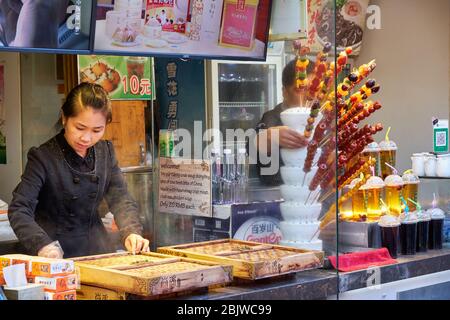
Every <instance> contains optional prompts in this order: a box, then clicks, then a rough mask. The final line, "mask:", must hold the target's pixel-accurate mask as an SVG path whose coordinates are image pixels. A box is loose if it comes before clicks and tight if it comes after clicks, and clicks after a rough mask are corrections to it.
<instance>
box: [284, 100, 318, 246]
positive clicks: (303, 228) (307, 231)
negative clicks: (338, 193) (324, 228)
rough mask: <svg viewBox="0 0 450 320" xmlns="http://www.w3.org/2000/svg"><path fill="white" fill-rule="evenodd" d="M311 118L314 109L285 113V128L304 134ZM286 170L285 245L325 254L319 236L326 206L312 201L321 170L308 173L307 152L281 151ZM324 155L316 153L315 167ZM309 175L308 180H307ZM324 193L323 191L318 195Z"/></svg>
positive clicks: (315, 168) (294, 109) (297, 108)
mask: <svg viewBox="0 0 450 320" xmlns="http://www.w3.org/2000/svg"><path fill="white" fill-rule="evenodd" d="M310 115H311V109H310V108H303V107H296V108H289V109H287V110H286V111H284V112H282V113H281V115H280V116H281V121H282V122H283V125H286V126H288V127H290V128H291V129H294V130H296V131H298V132H299V133H301V134H303V133H304V131H305V129H307V126H308V119H309V118H310ZM280 153H281V158H282V160H283V163H284V166H282V167H281V168H280V173H281V178H282V180H283V182H284V184H283V185H282V186H281V187H280V191H281V196H282V197H283V199H284V202H283V203H281V205H280V210H281V215H282V217H283V221H281V222H280V229H281V233H282V234H283V239H282V240H281V241H280V244H281V245H286V246H292V247H297V248H301V249H306V250H322V241H321V240H319V239H318V235H319V232H318V230H319V226H320V222H319V215H320V212H321V209H322V205H321V204H320V203H319V202H317V200H315V199H314V198H313V199H308V198H311V191H310V189H309V185H310V184H311V182H312V181H311V180H312V179H313V178H314V177H315V176H316V172H317V170H318V168H317V167H312V168H311V170H310V171H309V172H307V173H305V172H304V170H303V164H304V163H305V161H306V158H307V148H306V147H305V148H301V149H285V148H281V149H280ZM319 155H320V152H317V153H316V156H315V159H314V160H313V161H312V163H317V161H318V157H317V156H319ZM305 175H306V176H305ZM319 192H320V187H319V188H318V189H317V190H316V191H315V193H316V194H318V193H319Z"/></svg>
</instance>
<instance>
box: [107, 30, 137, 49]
mask: <svg viewBox="0 0 450 320" xmlns="http://www.w3.org/2000/svg"><path fill="white" fill-rule="evenodd" d="M138 36H139V32H138V31H137V30H136V29H134V28H132V27H130V26H128V25H127V26H125V27H119V28H117V29H116V31H114V33H113V35H112V44H113V45H115V46H119V47H134V46H138V45H140V44H141V40H140V39H139V37H138Z"/></svg>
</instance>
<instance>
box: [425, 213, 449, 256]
mask: <svg viewBox="0 0 450 320" xmlns="http://www.w3.org/2000/svg"><path fill="white" fill-rule="evenodd" d="M428 211H429V213H430V216H431V221H430V226H429V228H430V229H429V238H428V249H442V242H443V241H444V237H443V233H444V232H443V231H444V230H443V227H444V219H445V213H444V211H442V209H440V208H432V209H429V210H428Z"/></svg>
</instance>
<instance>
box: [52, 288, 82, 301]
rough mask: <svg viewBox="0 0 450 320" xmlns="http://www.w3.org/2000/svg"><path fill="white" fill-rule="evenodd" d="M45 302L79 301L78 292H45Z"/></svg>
mask: <svg viewBox="0 0 450 320" xmlns="http://www.w3.org/2000/svg"><path fill="white" fill-rule="evenodd" d="M44 300H77V292H76V291H75V290H68V291H63V292H50V291H44Z"/></svg>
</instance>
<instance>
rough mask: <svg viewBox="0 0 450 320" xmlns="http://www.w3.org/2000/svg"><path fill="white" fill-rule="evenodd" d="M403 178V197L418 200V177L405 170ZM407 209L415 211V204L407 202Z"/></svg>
mask: <svg viewBox="0 0 450 320" xmlns="http://www.w3.org/2000/svg"><path fill="white" fill-rule="evenodd" d="M402 179H403V191H402V194H403V198H405V199H408V198H409V199H411V200H413V201H414V202H417V200H418V194H419V183H420V180H419V177H418V176H416V175H415V174H414V173H412V172H408V171H407V172H405V173H404V174H403V176H402ZM408 206H409V210H410V211H415V210H417V208H416V205H415V204H414V203H412V202H409V205H408Z"/></svg>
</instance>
